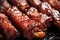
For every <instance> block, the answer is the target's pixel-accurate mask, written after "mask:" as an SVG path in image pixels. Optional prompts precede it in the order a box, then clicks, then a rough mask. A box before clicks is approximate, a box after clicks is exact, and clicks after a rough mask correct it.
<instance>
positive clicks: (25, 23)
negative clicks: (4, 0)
mask: <svg viewBox="0 0 60 40" xmlns="http://www.w3.org/2000/svg"><path fill="white" fill-rule="evenodd" d="M2 6H3V5H2ZM6 8H8V7H6ZM5 14H6V15H8V16H9V17H10V18H11V20H13V22H14V23H15V24H16V25H18V27H17V28H18V29H20V30H21V31H22V33H23V35H24V36H26V37H27V38H29V39H30V38H33V37H37V35H38V37H39V38H40V37H44V36H45V32H44V31H43V30H44V29H43V25H42V24H41V23H37V22H36V21H34V20H31V19H30V18H29V17H28V16H27V15H25V14H23V13H22V12H20V11H19V10H18V9H17V8H16V7H15V6H12V7H10V8H8V10H7V11H5ZM36 27H37V28H38V31H37V32H35V31H34V29H36ZM32 31H33V32H32ZM38 32H39V33H38ZM36 34H37V35H36ZM41 34H42V35H41Z"/></svg>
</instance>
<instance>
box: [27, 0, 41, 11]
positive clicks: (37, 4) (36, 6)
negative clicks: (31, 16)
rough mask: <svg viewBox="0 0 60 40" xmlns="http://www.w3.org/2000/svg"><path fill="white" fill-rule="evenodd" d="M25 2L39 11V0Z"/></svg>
mask: <svg viewBox="0 0 60 40" xmlns="http://www.w3.org/2000/svg"><path fill="white" fill-rule="evenodd" d="M27 1H28V2H29V3H30V4H31V5H32V6H34V7H35V8H37V9H38V10H39V11H40V4H41V1H40V0H27Z"/></svg>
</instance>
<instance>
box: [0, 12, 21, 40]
mask: <svg viewBox="0 0 60 40" xmlns="http://www.w3.org/2000/svg"><path fill="white" fill-rule="evenodd" d="M0 28H1V29H2V32H3V33H4V34H5V36H6V38H7V40H14V38H15V37H18V36H19V35H20V33H19V32H18V30H17V29H16V28H15V27H14V26H13V25H12V24H11V22H10V21H9V20H8V18H7V16H5V15H4V14H1V13H0Z"/></svg>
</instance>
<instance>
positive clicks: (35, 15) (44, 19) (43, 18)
mask: <svg viewBox="0 0 60 40" xmlns="http://www.w3.org/2000/svg"><path fill="white" fill-rule="evenodd" d="M27 15H28V16H29V17H30V18H31V19H33V20H35V21H37V22H41V23H42V25H44V27H46V28H48V27H47V25H50V22H51V21H52V17H49V16H47V15H46V14H44V13H39V12H38V10H37V9H36V8H34V7H31V8H30V9H29V10H28V11H27ZM47 23H48V24H47Z"/></svg>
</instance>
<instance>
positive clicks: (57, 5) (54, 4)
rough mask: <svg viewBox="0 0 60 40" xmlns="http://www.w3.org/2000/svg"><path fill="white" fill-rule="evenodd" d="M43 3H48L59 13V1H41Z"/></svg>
mask: <svg viewBox="0 0 60 40" xmlns="http://www.w3.org/2000/svg"><path fill="white" fill-rule="evenodd" d="M43 1H44V2H48V3H49V4H50V5H51V6H52V7H53V8H55V9H57V10H59V11H60V4H59V3H60V1H59V0H43Z"/></svg>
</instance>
